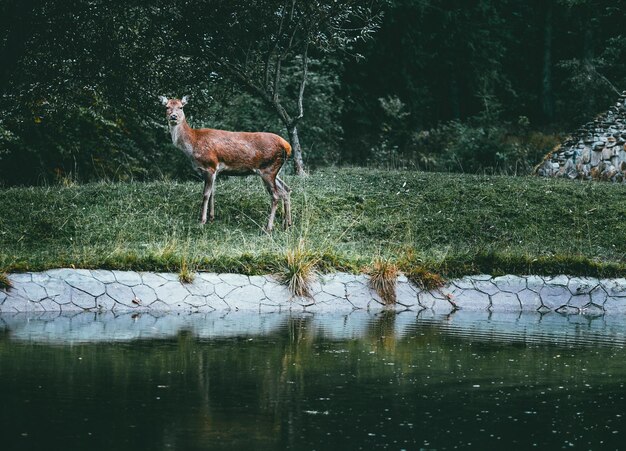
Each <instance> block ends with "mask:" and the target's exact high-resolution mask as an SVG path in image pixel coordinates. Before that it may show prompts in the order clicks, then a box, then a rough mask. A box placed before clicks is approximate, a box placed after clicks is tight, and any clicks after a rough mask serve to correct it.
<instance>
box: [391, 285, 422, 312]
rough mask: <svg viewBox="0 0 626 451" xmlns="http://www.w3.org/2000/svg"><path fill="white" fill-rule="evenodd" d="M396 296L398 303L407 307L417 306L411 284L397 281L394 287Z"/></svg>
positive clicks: (415, 295) (415, 294)
mask: <svg viewBox="0 0 626 451" xmlns="http://www.w3.org/2000/svg"><path fill="white" fill-rule="evenodd" d="M396 295H397V298H398V302H399V303H402V304H404V305H406V306H409V307H411V306H414V305H417V292H416V291H415V289H414V288H413V285H411V283H410V282H408V281H407V282H400V281H398V286H397V287H396Z"/></svg>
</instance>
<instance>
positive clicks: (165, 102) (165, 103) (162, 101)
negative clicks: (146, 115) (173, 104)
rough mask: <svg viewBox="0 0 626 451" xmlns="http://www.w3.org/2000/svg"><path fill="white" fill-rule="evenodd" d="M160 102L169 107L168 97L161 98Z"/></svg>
mask: <svg viewBox="0 0 626 451" xmlns="http://www.w3.org/2000/svg"><path fill="white" fill-rule="evenodd" d="M159 100H160V101H161V103H162V104H163V105H167V97H165V96H159Z"/></svg>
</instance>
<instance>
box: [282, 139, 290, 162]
mask: <svg viewBox="0 0 626 451" xmlns="http://www.w3.org/2000/svg"><path fill="white" fill-rule="evenodd" d="M282 145H283V150H284V152H285V160H286V159H287V158H289V157H290V156H291V144H289V143H288V142H287V141H286V140H284V139H283V142H282Z"/></svg>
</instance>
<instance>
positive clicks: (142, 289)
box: [131, 285, 157, 305]
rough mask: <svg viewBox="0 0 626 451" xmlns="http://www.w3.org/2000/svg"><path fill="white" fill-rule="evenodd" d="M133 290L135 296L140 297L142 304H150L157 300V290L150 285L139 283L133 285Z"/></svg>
mask: <svg viewBox="0 0 626 451" xmlns="http://www.w3.org/2000/svg"><path fill="white" fill-rule="evenodd" d="M131 290H133V293H134V294H135V297H136V298H137V299H139V301H140V302H141V305H149V304H152V303H153V302H154V301H156V300H157V295H156V292H155V291H154V289H153V288H152V287H149V286H148V285H137V286H135V287H132V288H131Z"/></svg>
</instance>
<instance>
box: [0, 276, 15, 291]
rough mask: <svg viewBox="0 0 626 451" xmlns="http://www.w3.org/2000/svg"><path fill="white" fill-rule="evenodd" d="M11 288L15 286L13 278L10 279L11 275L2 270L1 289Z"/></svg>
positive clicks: (0, 277)
mask: <svg viewBox="0 0 626 451" xmlns="http://www.w3.org/2000/svg"><path fill="white" fill-rule="evenodd" d="M10 288H13V284H12V283H11V279H9V275H8V274H7V273H5V272H0V289H5V290H8V289H10Z"/></svg>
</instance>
